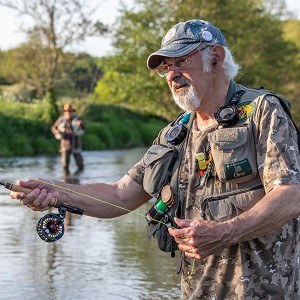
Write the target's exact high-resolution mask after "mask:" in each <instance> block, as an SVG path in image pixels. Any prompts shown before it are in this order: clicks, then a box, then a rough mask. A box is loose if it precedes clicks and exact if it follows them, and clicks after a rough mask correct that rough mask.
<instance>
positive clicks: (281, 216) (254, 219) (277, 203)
mask: <svg viewBox="0 0 300 300" xmlns="http://www.w3.org/2000/svg"><path fill="white" fill-rule="evenodd" d="M298 215H300V185H281V186H276V187H275V188H274V189H273V190H272V191H271V192H269V193H268V194H267V195H266V196H264V197H263V198H262V199H261V200H260V201H259V202H258V203H257V204H256V205H255V206H253V207H252V208H251V209H250V210H249V211H247V212H245V213H243V214H241V215H239V216H237V217H235V218H233V219H231V220H229V221H227V222H226V223H227V225H228V226H229V228H230V227H231V229H230V230H229V232H231V234H230V236H231V237H230V239H231V241H228V242H229V243H230V244H236V243H238V242H242V241H246V240H251V239H254V238H257V237H259V236H262V235H265V234H268V233H270V232H272V231H275V230H276V229H278V228H280V227H282V226H283V225H284V224H286V223H287V222H289V221H290V220H292V219H293V218H295V217H297V216H298Z"/></svg>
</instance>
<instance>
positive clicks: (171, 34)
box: [164, 27, 176, 42]
mask: <svg viewBox="0 0 300 300" xmlns="http://www.w3.org/2000/svg"><path fill="white" fill-rule="evenodd" d="M175 33H176V28H175V27H173V28H171V29H170V30H169V31H168V32H167V33H166V35H165V38H164V42H167V41H169V40H170V39H171V38H172V37H173V36H174V35H175Z"/></svg>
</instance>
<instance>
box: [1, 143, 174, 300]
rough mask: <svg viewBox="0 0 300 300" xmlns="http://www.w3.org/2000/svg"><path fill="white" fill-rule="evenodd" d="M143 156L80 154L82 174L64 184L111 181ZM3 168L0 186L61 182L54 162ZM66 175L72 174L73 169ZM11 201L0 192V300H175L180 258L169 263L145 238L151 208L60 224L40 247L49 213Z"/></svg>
mask: <svg viewBox="0 0 300 300" xmlns="http://www.w3.org/2000/svg"><path fill="white" fill-rule="evenodd" d="M144 151H145V149H131V150H114V151H95V152H94V151H93V152H84V159H85V166H86V168H85V171H84V173H83V174H81V175H80V177H72V176H70V177H69V178H68V179H67V180H68V181H72V182H73V183H79V182H80V183H85V182H92V181H102V182H113V181H115V180H117V179H119V178H120V177H122V176H123V175H124V174H125V173H126V171H127V170H128V169H129V168H130V166H132V165H133V164H134V163H135V162H136V161H138V160H139V159H140V158H141V157H142V155H143V153H144ZM72 163H74V162H73V161H72ZM0 168H1V170H0V172H1V173H0V181H10V182H15V181H16V180H17V179H27V178H35V177H43V178H55V179H60V180H66V179H65V178H64V177H62V175H61V166H60V161H59V157H58V156H53V157H49V156H39V157H15V158H5V159H0ZM71 168H72V171H75V169H76V168H75V166H74V165H72V167H71ZM8 194H9V193H8V191H7V190H5V189H4V188H3V187H0V299H5V300H10V299H18V300H19V299H20V300H23V299H32V300H41V299H42V300H44V299H58V300H65V299H89V300H90V299H91V300H94V299H95V300H96V299H104V300H119V299H130V300H142V299H144V300H146V299H149V300H150V299H151V300H154V299H179V298H180V275H177V274H176V272H175V268H176V263H177V257H178V254H177V257H176V258H175V259H174V258H171V257H170V254H168V253H163V252H161V251H159V250H158V249H157V248H156V246H155V244H154V242H153V241H152V240H148V239H147V237H146V232H147V225H146V221H145V219H144V218H143V215H144V214H145V212H146V211H147V209H148V208H149V207H150V205H151V204H147V205H144V206H142V207H140V208H139V209H138V210H137V211H136V212H137V214H135V213H129V214H128V215H126V216H122V217H119V218H116V219H111V220H100V219H96V218H90V217H86V216H77V215H72V217H71V218H70V220H65V234H64V236H63V237H62V239H60V240H59V241H57V242H55V243H43V242H42V240H41V239H40V238H39V237H38V235H37V233H36V223H37V221H38V220H39V219H40V218H41V217H42V216H44V215H45V213H46V212H45V213H41V212H33V211H31V210H30V209H28V208H26V207H22V206H21V205H20V204H19V202H17V201H15V200H12V199H10V197H9V196H8ZM53 212H56V211H53ZM45 273H46V274H47V277H46V276H45ZM47 278H48V279H47ZM51 289H52V291H53V293H54V295H53V293H51Z"/></svg>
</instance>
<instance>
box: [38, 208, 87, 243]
mask: <svg viewBox="0 0 300 300" xmlns="http://www.w3.org/2000/svg"><path fill="white" fill-rule="evenodd" d="M67 211H69V212H71V213H74V214H78V215H82V214H83V210H81V209H80V208H78V207H74V206H70V205H67V204H64V203H62V204H61V205H60V206H59V207H58V212H59V213H58V214H53V213H50V214H47V215H45V216H43V217H42V218H41V219H40V220H39V221H38V222H37V224H36V231H37V233H38V235H39V237H40V238H41V239H42V240H43V241H45V242H47V243H53V242H55V241H57V240H59V239H61V238H62V236H63V235H64V231H65V227H64V219H65V217H66V213H67Z"/></svg>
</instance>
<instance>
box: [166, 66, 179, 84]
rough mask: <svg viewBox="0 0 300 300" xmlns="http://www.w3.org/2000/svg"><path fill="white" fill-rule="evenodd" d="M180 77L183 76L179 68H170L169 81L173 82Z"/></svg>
mask: <svg viewBox="0 0 300 300" xmlns="http://www.w3.org/2000/svg"><path fill="white" fill-rule="evenodd" d="M180 75H181V73H180V71H179V70H178V68H176V67H174V65H171V66H169V69H168V74H167V80H171V81H173V80H174V78H176V77H178V76H180Z"/></svg>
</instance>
